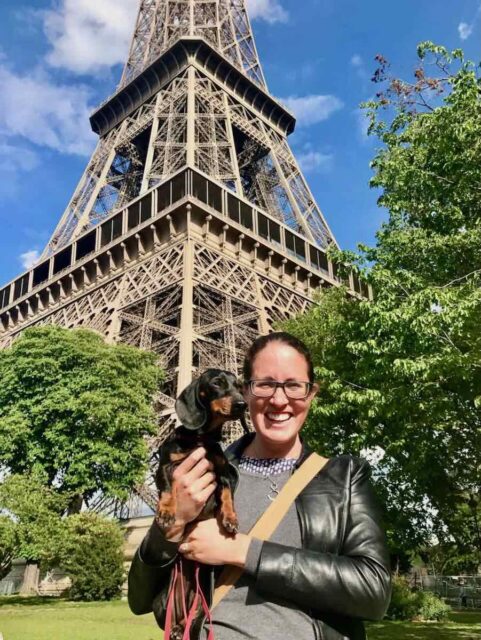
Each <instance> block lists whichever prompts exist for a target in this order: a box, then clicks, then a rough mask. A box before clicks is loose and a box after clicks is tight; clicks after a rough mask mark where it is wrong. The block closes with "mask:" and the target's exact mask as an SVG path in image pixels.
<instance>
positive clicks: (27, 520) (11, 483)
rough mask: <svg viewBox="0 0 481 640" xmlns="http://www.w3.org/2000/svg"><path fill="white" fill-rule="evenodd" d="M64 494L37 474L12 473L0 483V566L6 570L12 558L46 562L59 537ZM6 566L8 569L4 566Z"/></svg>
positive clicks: (54, 550)
mask: <svg viewBox="0 0 481 640" xmlns="http://www.w3.org/2000/svg"><path fill="white" fill-rule="evenodd" d="M67 501H68V497H67V496H61V495H58V494H57V493H56V492H55V491H54V490H52V489H51V488H49V487H46V486H45V485H44V483H43V482H42V479H41V478H38V477H33V476H21V475H12V476H9V477H8V478H6V479H5V480H4V481H3V482H2V484H1V485H0V512H1V513H2V516H0V567H5V575H6V574H8V572H9V569H10V566H11V561H12V560H13V559H14V558H25V560H27V562H35V563H36V562H49V561H51V560H52V559H53V558H55V557H56V555H57V554H58V550H59V548H60V547H61V545H62V540H63V521H62V514H63V513H64V512H65V509H66V506H67ZM7 569H8V570H7Z"/></svg>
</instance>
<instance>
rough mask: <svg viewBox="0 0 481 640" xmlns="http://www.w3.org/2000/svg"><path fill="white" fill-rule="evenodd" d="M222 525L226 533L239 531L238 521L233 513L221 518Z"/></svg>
mask: <svg viewBox="0 0 481 640" xmlns="http://www.w3.org/2000/svg"><path fill="white" fill-rule="evenodd" d="M222 526H223V527H224V529H225V530H226V531H227V532H228V533H237V532H238V531H239V522H238V520H237V518H236V516H235V515H230V516H224V518H222Z"/></svg>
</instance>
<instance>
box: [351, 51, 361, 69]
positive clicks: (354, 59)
mask: <svg viewBox="0 0 481 640" xmlns="http://www.w3.org/2000/svg"><path fill="white" fill-rule="evenodd" d="M351 64H352V66H353V67H362V65H363V64H364V63H363V61H362V58H361V56H360V55H359V54H358V53H355V54H354V55H353V56H352V58H351Z"/></svg>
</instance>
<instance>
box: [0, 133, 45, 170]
mask: <svg viewBox="0 0 481 640" xmlns="http://www.w3.org/2000/svg"><path fill="white" fill-rule="evenodd" d="M39 163H40V159H39V157H38V156H37V154H36V153H35V152H34V151H32V150H31V149H26V148H25V147H19V146H16V145H13V144H9V143H7V142H1V141H0V172H1V173H2V174H4V175H5V172H12V173H15V172H16V171H17V170H21V171H32V169H35V168H36V167H38V165H39Z"/></svg>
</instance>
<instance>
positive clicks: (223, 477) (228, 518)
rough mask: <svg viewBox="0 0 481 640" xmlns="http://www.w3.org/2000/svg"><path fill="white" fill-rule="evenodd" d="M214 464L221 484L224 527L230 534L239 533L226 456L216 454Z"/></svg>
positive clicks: (220, 498) (213, 459)
mask: <svg viewBox="0 0 481 640" xmlns="http://www.w3.org/2000/svg"><path fill="white" fill-rule="evenodd" d="M212 462H213V463H214V468H215V472H216V475H217V481H218V483H219V488H218V499H219V504H220V519H221V523H222V526H223V527H224V529H225V530H226V531H227V532H228V533H237V531H238V530H239V521H238V519H237V514H236V512H235V509H234V499H233V496H232V489H231V486H230V482H229V476H228V474H227V469H228V463H227V459H226V458H225V456H224V454H220V453H215V454H214V455H213V456H212Z"/></svg>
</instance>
